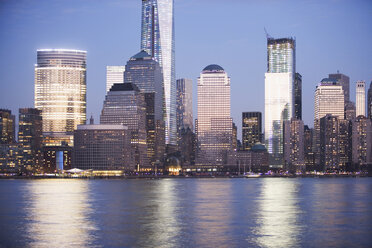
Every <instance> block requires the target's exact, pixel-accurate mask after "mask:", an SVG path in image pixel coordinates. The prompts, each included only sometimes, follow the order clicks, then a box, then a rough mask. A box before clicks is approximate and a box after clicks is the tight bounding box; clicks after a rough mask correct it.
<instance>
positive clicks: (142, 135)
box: [100, 83, 149, 171]
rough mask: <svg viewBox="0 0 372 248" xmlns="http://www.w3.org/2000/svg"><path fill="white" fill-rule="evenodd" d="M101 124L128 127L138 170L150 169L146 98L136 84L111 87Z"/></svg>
mask: <svg viewBox="0 0 372 248" xmlns="http://www.w3.org/2000/svg"><path fill="white" fill-rule="evenodd" d="M100 123H101V124H108V125H124V126H127V127H128V130H129V131H130V132H131V144H132V147H133V152H134V154H135V155H134V161H135V164H136V169H137V170H141V171H142V170H147V169H149V163H148V159H147V143H146V104H145V97H144V94H143V93H142V92H140V90H139V89H138V87H137V86H136V85H135V84H132V83H125V84H114V85H113V86H112V87H111V89H110V91H109V92H108V93H107V95H106V99H105V101H104V104H103V109H102V113H101V121H100Z"/></svg>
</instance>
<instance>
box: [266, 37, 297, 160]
mask: <svg viewBox="0 0 372 248" xmlns="http://www.w3.org/2000/svg"><path fill="white" fill-rule="evenodd" d="M295 52H296V41H295V40H294V39H293V38H284V39H274V38H271V37H269V38H268V39H267V65H268V66H267V73H265V143H266V147H267V150H268V152H269V155H270V158H269V160H270V166H271V167H282V166H283V122H284V121H286V120H291V118H292V117H293V116H294V94H295V92H294V91H295V89H294V77H295V72H296V68H295V65H296V56H295Z"/></svg>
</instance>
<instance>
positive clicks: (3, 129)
mask: <svg viewBox="0 0 372 248" xmlns="http://www.w3.org/2000/svg"><path fill="white" fill-rule="evenodd" d="M14 134H15V116H14V115H12V111H10V110H7V109H0V144H11V143H14V142H15V135H14Z"/></svg>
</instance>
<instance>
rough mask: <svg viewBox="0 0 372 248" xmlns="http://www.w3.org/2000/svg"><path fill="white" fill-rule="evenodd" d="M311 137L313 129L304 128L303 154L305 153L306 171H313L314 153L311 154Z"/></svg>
mask: <svg viewBox="0 0 372 248" xmlns="http://www.w3.org/2000/svg"><path fill="white" fill-rule="evenodd" d="M313 135H314V129H313V128H309V127H308V126H307V125H305V126H304V153H305V166H306V170H307V171H312V170H314V169H315V164H314V159H315V157H314V152H313Z"/></svg>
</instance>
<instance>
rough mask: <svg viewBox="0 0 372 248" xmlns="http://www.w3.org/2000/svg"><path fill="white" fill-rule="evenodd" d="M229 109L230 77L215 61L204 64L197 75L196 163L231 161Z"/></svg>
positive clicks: (214, 164)
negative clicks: (197, 146)
mask: <svg viewBox="0 0 372 248" xmlns="http://www.w3.org/2000/svg"><path fill="white" fill-rule="evenodd" d="M230 111H231V104H230V78H229V77H228V75H227V73H226V72H225V70H224V69H223V68H222V67H221V66H219V65H209V66H207V67H205V68H204V69H203V71H202V72H201V74H200V77H199V78H198V120H197V134H198V145H199V149H198V159H197V161H198V162H197V163H198V164H200V165H207V166H208V165H209V166H223V165H231V164H234V163H233V161H232V159H233V147H232V145H233V144H232V136H233V133H232V132H233V131H232V119H231V112H230Z"/></svg>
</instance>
